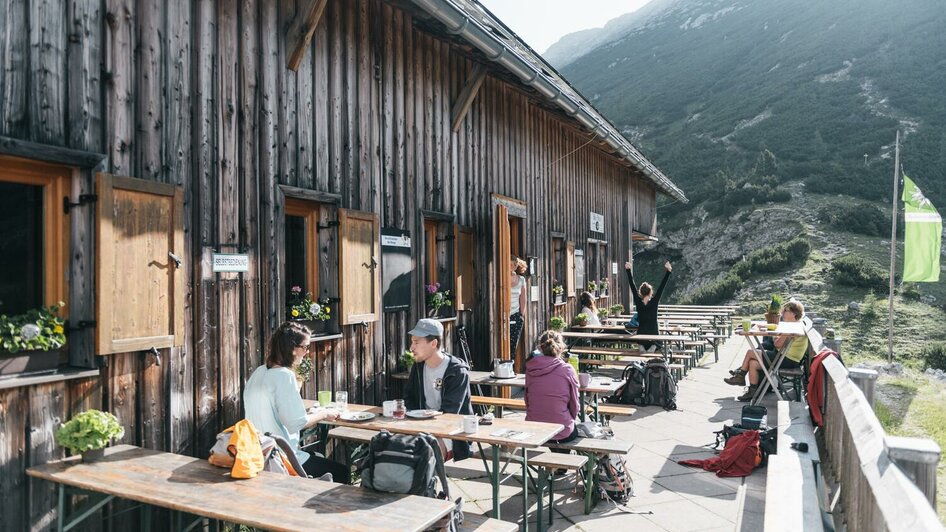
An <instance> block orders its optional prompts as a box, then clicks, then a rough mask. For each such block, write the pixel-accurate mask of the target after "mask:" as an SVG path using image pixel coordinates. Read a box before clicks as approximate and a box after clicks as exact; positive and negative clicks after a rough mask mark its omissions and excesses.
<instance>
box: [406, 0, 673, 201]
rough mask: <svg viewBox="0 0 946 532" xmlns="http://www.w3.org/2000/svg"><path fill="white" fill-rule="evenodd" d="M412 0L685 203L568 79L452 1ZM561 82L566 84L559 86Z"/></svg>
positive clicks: (452, 32)
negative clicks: (556, 76) (557, 75)
mask: <svg viewBox="0 0 946 532" xmlns="http://www.w3.org/2000/svg"><path fill="white" fill-rule="evenodd" d="M412 1H413V2H414V4H416V5H417V6H418V7H420V8H421V9H423V10H424V11H425V12H427V13H429V14H431V15H432V16H434V17H435V18H436V19H437V20H439V21H440V22H441V23H442V24H443V25H444V26H446V28H447V31H448V32H449V33H451V34H453V35H458V36H460V37H462V38H463V39H465V40H466V41H467V42H469V43H470V44H472V45H473V46H475V47H476V48H478V49H479V50H480V51H481V52H483V54H484V55H486V57H488V58H489V59H490V60H492V61H494V62H496V63H498V64H499V65H501V66H502V67H503V68H505V69H506V70H508V71H510V72H512V73H513V74H515V75H516V76H518V77H519V79H520V80H521V81H522V83H523V84H525V85H528V86H530V87H532V88H533V89H535V90H536V91H537V92H539V93H540V94H542V95H543V96H545V97H546V98H548V99H549V100H550V101H551V102H552V103H554V104H556V105H558V106H559V107H560V108H561V109H562V110H563V111H565V113H566V114H568V115H569V116H571V117H574V118H575V119H576V120H577V121H578V122H579V123H580V124H582V125H583V126H585V127H586V128H587V129H589V130H590V131H591V132H592V134H594V135H596V136H600V137H601V138H602V139H603V140H604V141H605V142H607V143H608V144H609V145H610V146H611V147H612V148H614V149H615V150H616V151H617V152H618V153H620V154H621V155H622V156H623V157H624V158H625V159H626V160H628V161H630V162H631V163H632V164H634V166H635V167H637V169H638V170H640V171H641V172H642V173H643V174H644V175H645V176H647V177H648V178H649V179H650V180H651V181H653V182H654V183H655V184H656V185H657V186H658V187H660V188H661V189H662V190H663V191H664V192H665V193H667V195H669V196H671V197H673V198H675V199H677V200H678V201H681V202H684V203H686V202H687V201H688V200H687V198H686V196H685V195H684V194H683V191H682V190H680V188H679V187H677V186H676V185H675V184H674V183H673V182H672V181H670V179H669V178H668V177H667V176H665V175H664V174H663V172H661V171H660V170H659V169H658V168H657V167H656V166H654V164H653V163H651V162H650V161H649V160H647V159H646V158H645V157H644V156H643V155H642V154H641V153H640V152H639V151H638V150H637V149H636V148H635V147H634V146H633V145H632V144H631V143H630V142H628V141H627V139H625V138H624V136H622V135H621V134H620V133H618V131H617V130H616V129H615V128H614V126H613V125H611V123H610V122H608V121H607V120H606V119H605V118H604V117H603V116H601V115H600V114H599V113H597V112H595V111H594V109H593V107H591V105H590V104H589V103H587V102H585V101H584V99H583V98H581V97H580V96H579V95H578V94H577V91H576V92H575V94H569V92H566V91H564V90H562V89H563V88H568V89H571V87H570V86H569V85H568V84H567V82H565V81H564V80H562V81H561V82H557V80H555V79H552V78H551V76H550V75H549V74H547V73H546V72H543V71H542V69H541V68H536V67H535V66H534V65H533V64H531V63H530V62H529V61H527V60H526V59H525V58H523V57H522V55H521V54H520V53H519V51H518V50H516V49H515V48H514V47H512V46H510V45H509V44H508V43H505V42H503V41H502V40H500V39H499V38H498V37H497V36H496V35H494V34H493V32H491V31H490V30H489V28H487V27H485V26H484V25H483V24H482V23H481V22H480V21H479V20H476V19H475V18H473V17H470V16H469V15H468V14H467V13H466V11H465V10H464V9H463V8H462V7H460V6H458V5H457V4H456V3H455V2H454V1H452V0H412ZM562 84H564V85H565V87H562V86H561V85H562ZM572 91H574V89H572Z"/></svg>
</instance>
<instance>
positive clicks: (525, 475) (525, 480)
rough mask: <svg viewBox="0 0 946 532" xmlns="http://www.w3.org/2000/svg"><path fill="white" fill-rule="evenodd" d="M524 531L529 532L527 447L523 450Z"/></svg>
mask: <svg viewBox="0 0 946 532" xmlns="http://www.w3.org/2000/svg"><path fill="white" fill-rule="evenodd" d="M541 498H542V497H539V499H541ZM522 532H529V453H528V452H527V451H526V450H525V449H523V450H522Z"/></svg>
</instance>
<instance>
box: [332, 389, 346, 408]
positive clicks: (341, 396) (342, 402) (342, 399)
mask: <svg viewBox="0 0 946 532" xmlns="http://www.w3.org/2000/svg"><path fill="white" fill-rule="evenodd" d="M335 408H337V409H338V411H339V412H347V411H348V392H335Z"/></svg>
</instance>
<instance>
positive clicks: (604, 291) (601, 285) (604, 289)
mask: <svg viewBox="0 0 946 532" xmlns="http://www.w3.org/2000/svg"><path fill="white" fill-rule="evenodd" d="M610 287H611V283H610V282H608V280H607V279H601V280H600V281H598V289H599V290H600V291H601V292H600V293H601V295H602V296H607V295H608V288H610Z"/></svg>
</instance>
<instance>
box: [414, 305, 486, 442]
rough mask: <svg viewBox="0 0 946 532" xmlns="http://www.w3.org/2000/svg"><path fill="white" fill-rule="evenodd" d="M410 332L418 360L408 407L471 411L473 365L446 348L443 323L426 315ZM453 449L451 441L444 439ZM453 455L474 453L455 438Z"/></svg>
mask: <svg viewBox="0 0 946 532" xmlns="http://www.w3.org/2000/svg"><path fill="white" fill-rule="evenodd" d="M407 334H409V335H411V353H414V361H415V364H414V365H413V366H412V367H411V374H410V376H409V377H408V378H407V389H406V390H405V391H404V405H405V406H406V407H407V408H408V410H420V409H429V410H439V411H441V412H444V413H450V414H460V415H469V414H472V413H473V406H472V404H471V403H470V375H469V370H470V368H468V367H467V365H466V363H465V362H463V361H462V360H460V359H459V358H457V357H455V356H453V355H450V354H449V353H444V351H443V325H442V324H441V323H440V322H439V321H437V320H431V319H422V320H420V321H418V322H417V325H416V326H415V327H414V328H413V329H411V330H410V332H408V333H407ZM444 443H445V444H446V447H447V450H448V451H449V450H450V445H449V444H450V442H444ZM452 444H453V445H452V447H453V459H454V460H463V459H464V458H468V457H469V456H470V445H469V443H467V442H462V441H456V442H452Z"/></svg>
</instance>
